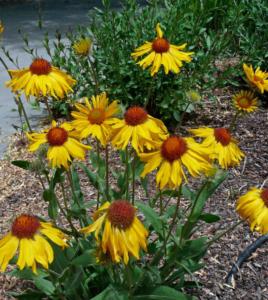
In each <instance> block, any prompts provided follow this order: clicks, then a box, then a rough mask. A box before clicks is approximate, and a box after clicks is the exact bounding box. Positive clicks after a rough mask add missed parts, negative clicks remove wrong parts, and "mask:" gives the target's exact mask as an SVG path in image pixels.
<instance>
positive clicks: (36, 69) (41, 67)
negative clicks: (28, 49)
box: [30, 58, 52, 75]
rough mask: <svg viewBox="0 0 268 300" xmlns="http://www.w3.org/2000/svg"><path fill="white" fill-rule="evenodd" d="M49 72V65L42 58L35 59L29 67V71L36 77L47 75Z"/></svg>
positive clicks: (50, 68)
mask: <svg viewBox="0 0 268 300" xmlns="http://www.w3.org/2000/svg"><path fill="white" fill-rule="evenodd" d="M51 70H52V67H51V64H50V63H49V62H48V61H47V60H45V59H43V58H36V59H35V60H34V61H33V62H32V64H31V65H30V71H31V72H32V74H36V75H47V74H49V73H50V72H51Z"/></svg>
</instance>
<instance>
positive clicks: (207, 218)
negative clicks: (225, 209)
mask: <svg viewBox="0 0 268 300" xmlns="http://www.w3.org/2000/svg"><path fill="white" fill-rule="evenodd" d="M199 219H200V220H202V221H205V222H206V223H214V222H218V221H219V220H220V219H221V218H220V217H219V216H217V215H213V214H202V215H201V216H200V217H199Z"/></svg>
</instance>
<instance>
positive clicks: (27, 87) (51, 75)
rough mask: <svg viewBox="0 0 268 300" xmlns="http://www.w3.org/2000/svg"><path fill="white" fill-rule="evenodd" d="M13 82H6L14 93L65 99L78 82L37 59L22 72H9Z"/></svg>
mask: <svg viewBox="0 0 268 300" xmlns="http://www.w3.org/2000/svg"><path fill="white" fill-rule="evenodd" d="M8 72H9V74H10V76H11V80H9V81H8V82H6V86H7V87H10V88H11V90H12V92H21V91H23V92H24V93H25V95H26V97H27V98H29V96H34V97H42V96H43V97H45V96H52V97H54V98H63V97H64V96H65V95H66V94H67V93H69V92H73V90H72V86H73V85H74V84H75V83H76V81H75V80H74V79H73V78H72V77H71V76H69V75H67V74H66V73H65V72H63V71H61V70H59V69H58V68H56V67H53V66H52V65H51V64H50V63H49V62H48V61H47V60H45V59H43V58H36V59H35V60H34V61H33V62H32V64H31V65H30V67H28V68H23V69H21V70H9V71H8Z"/></svg>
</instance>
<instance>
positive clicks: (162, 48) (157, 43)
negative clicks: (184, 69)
mask: <svg viewBox="0 0 268 300" xmlns="http://www.w3.org/2000/svg"><path fill="white" fill-rule="evenodd" d="M152 48H153V50H154V51H155V52H156V53H164V52H168V49H169V42H168V41H167V40H166V39H164V38H157V39H155V40H154V41H153V44H152Z"/></svg>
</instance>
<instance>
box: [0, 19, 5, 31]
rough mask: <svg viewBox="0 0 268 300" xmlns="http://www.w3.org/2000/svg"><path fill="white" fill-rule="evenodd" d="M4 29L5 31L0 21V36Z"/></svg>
mask: <svg viewBox="0 0 268 300" xmlns="http://www.w3.org/2000/svg"><path fill="white" fill-rule="evenodd" d="M4 29H5V27H4V25H3V23H2V21H0V34H1V33H3V32H4Z"/></svg>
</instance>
